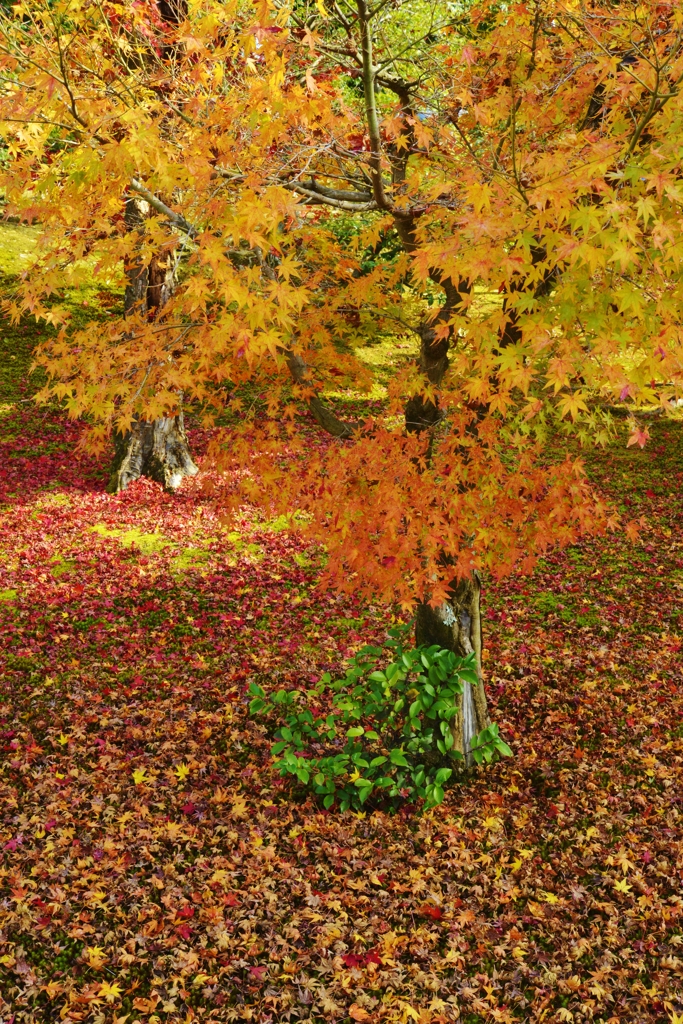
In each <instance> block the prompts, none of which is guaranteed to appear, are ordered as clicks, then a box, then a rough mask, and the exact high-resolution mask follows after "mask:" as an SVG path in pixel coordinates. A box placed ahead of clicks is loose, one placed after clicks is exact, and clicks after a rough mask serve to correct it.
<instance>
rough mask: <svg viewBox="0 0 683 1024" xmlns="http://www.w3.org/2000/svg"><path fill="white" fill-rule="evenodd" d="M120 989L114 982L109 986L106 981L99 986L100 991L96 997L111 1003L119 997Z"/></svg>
mask: <svg viewBox="0 0 683 1024" xmlns="http://www.w3.org/2000/svg"><path fill="white" fill-rule="evenodd" d="M121 992H122V989H121V986H120V985H117V984H116V982H113V983H112V984H110V983H109V982H108V981H103V982H102V983H101V984H100V990H99V992H98V993H97V995H98V997H102V998H103V999H106V1000H107V1002H108V1003H113V1002H114V1001H115V1000H116V999H118V998H119V996H120V995H121Z"/></svg>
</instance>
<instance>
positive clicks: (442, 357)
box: [405, 284, 490, 767]
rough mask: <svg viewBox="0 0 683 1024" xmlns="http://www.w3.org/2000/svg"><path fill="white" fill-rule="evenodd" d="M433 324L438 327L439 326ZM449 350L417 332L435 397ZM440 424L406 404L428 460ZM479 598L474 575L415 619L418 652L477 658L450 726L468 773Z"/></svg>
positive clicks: (436, 413) (420, 405)
mask: <svg viewBox="0 0 683 1024" xmlns="http://www.w3.org/2000/svg"><path fill="white" fill-rule="evenodd" d="M464 291H465V287H464V286H463V285H462V284H460V286H459V287H458V288H457V289H456V288H454V287H453V286H452V285H450V284H449V286H448V288H447V303H446V306H445V307H444V311H445V312H444V316H443V317H442V319H443V318H445V316H446V315H450V311H451V310H452V309H454V308H457V305H458V304H459V302H460V295H461V294H462V293H463V292H464ZM436 322H437V323H438V320H437V321H436ZM449 347H450V339H449V338H448V337H446V338H440V339H438V340H437V338H436V333H435V331H434V329H433V327H430V326H428V325H423V326H422V327H421V329H420V359H419V365H420V369H421V370H422V373H423V374H424V375H425V377H426V378H427V379H428V380H429V382H430V384H431V385H432V386H433V388H434V390H435V391H436V389H438V387H439V385H440V383H441V381H442V380H443V377H444V374H445V373H446V370H447V369H448V349H449ZM440 420H441V411H440V409H439V406H438V399H437V398H436V396H435V400H434V401H432V400H431V399H428V398H427V399H425V398H423V396H422V395H415V396H413V398H411V399H410V400H409V401H408V402H407V404H406V408H405V423H406V431H407V432H408V433H423V432H428V433H429V442H428V446H427V458H428V459H429V458H430V456H431V449H432V444H433V442H434V428H435V427H436V426H437V424H438V423H439V422H440ZM480 595H481V581H480V579H479V575H478V573H474V574H473V575H472V576H471V577H470V578H469V579H465V580H461V581H460V582H458V583H455V584H454V585H453V587H452V588H451V592H450V595H449V599H448V600H447V601H444V603H443V604H441V605H438V606H437V607H436V608H432V607H431V605H429V604H428V603H424V604H419V605H418V606H417V614H416V619H415V643H416V644H417V646H418V647H419V646H421V645H423V644H424V645H425V646H431V645H432V644H438V645H439V646H440V647H444V648H446V649H447V650H450V651H453V652H454V653H455V654H457V655H459V656H460V657H463V658H464V657H466V656H467V655H468V654H472V653H473V654H474V655H475V658H476V665H477V675H478V677H479V682H478V683H477V685H476V686H472V685H471V684H470V683H468V682H465V683H464V684H463V686H464V690H463V693H462V695H461V697H460V707H459V711H458V714H457V716H456V718H455V719H454V720H453V740H454V749H455V750H458V751H459V752H460V753H461V754H462V755H463V758H464V763H465V765H466V766H468V767H469V766H470V765H471V764H472V763H473V757H472V748H471V741H472V737H473V736H474V735H476V734H477V733H479V732H481V731H482V729H485V728H486V727H487V726H488V725H489V724H490V719H489V714H488V708H487V705H486V693H485V691H484V683H483V678H482V670H481V648H482V638H481V614H480Z"/></svg>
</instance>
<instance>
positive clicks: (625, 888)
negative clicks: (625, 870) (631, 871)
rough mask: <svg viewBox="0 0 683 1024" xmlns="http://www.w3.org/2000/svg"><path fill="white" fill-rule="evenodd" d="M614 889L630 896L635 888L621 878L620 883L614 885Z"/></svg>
mask: <svg viewBox="0 0 683 1024" xmlns="http://www.w3.org/2000/svg"><path fill="white" fill-rule="evenodd" d="M614 888H615V889H616V890H617V892H623V893H626V894H627V895H628V893H630V891H631V889H632V888H633V886H632V885H629V884H628V882H627V881H626V879H625V878H621V879H620V880H619V881H618V882H615V883H614Z"/></svg>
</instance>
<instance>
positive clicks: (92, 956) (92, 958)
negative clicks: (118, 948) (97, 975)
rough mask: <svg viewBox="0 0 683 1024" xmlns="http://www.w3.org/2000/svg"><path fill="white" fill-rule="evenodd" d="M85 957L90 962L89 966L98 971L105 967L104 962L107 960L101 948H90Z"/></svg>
mask: <svg viewBox="0 0 683 1024" xmlns="http://www.w3.org/2000/svg"><path fill="white" fill-rule="evenodd" d="M85 956H86V959H87V961H88V966H89V967H93V968H94V969H95V970H96V971H98V970H99V969H100V967H102V966H103V965H104V962H105V960H106V959H107V957H106V955H105V952H104V950H103V949H102V947H101V946H88V948H87V949H86V950H85Z"/></svg>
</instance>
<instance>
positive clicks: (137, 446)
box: [107, 196, 199, 493]
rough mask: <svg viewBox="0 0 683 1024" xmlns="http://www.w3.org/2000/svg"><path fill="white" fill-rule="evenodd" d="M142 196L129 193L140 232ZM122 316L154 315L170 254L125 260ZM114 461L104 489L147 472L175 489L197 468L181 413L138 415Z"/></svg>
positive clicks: (130, 214)
mask: <svg viewBox="0 0 683 1024" xmlns="http://www.w3.org/2000/svg"><path fill="white" fill-rule="evenodd" d="M148 212H149V211H148V208H147V203H145V202H144V200H141V199H138V198H135V197H134V196H128V197H127V199H126V213H125V217H126V226H127V228H128V230H129V231H132V230H135V229H137V230H138V231H139V232H140V234H142V231H143V226H144V217H145V215H146V214H147V213H148ZM125 270H126V293H125V299H124V306H125V313H126V316H131V315H137V316H145V315H147V314H152V315H156V314H158V313H159V312H160V311H161V309H162V308H163V306H164V305H165V304H166V302H167V301H168V299H169V298H170V296H171V295H172V294H173V289H174V287H175V272H174V265H173V258H172V254H171V253H168V254H166V258H165V259H164V258H163V257H160V256H154V257H153V258H152V259H151V261H150V262H149V263H148V264H147V263H145V262H144V261H143V260H142V259H140V258H139V257H138V256H133V257H132V258H131V259H130V260H129V261H128V262H127V263H126V268H125ZM114 448H115V456H114V464H113V466H112V473H111V478H110V481H109V486H108V488H107V490H108V491H110V492H111V493H117V492H118V491H125V489H126V487H127V486H128V484H130V483H132V481H133V480H137V479H138V478H139V477H141V476H147V477H150V478H151V479H152V480H156V481H157V482H158V483H160V484H163V486H164V487H165V488H166V490H169V491H174V490H175V489H176V488H177V487H179V486H180V483H181V481H182V479H183V478H184V477H186V476H194V475H195V474H196V473H198V472H199V470H198V469H197V467H196V465H195V464H194V462H193V460H192V456H191V455H190V448H189V445H188V443H187V435H186V433H185V424H184V421H183V415H182V413H178V415H177V416H163V417H161V418H160V419H156V420H153V421H152V422H145V421H143V420H138V421H137V422H135V423H134V424H133V426H132V427H131V429H130V430H128V431H126V433H125V434H116V435H115V436H114Z"/></svg>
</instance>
